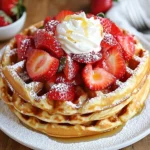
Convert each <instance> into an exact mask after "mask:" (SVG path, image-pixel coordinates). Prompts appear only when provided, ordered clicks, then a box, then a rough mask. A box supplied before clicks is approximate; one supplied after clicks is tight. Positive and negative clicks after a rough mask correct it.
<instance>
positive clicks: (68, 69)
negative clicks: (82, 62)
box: [63, 55, 79, 80]
mask: <svg viewBox="0 0 150 150" xmlns="http://www.w3.org/2000/svg"><path fill="white" fill-rule="evenodd" d="M63 71H64V74H65V76H66V78H67V79H68V80H72V79H73V78H75V76H76V75H77V74H78V73H79V64H78V63H77V62H76V61H74V60H72V59H71V57H70V56H69V55H67V57H66V64H65V67H64V69H63Z"/></svg>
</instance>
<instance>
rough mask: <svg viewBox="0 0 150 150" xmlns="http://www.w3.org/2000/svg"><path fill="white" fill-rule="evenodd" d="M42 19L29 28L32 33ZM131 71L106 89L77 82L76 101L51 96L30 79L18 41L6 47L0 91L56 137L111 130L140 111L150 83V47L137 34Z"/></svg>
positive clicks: (36, 126)
mask: <svg viewBox="0 0 150 150" xmlns="http://www.w3.org/2000/svg"><path fill="white" fill-rule="evenodd" d="M41 26H43V22H40V23H38V24H36V25H33V26H31V27H29V28H28V29H26V30H25V31H24V32H23V33H22V34H24V35H32V34H33V33H34V32H35V31H36V30H37V28H39V27H41ZM135 49H136V51H135V55H134V56H133V58H132V59H131V60H130V61H129V62H128V63H126V74H125V75H124V77H123V78H122V79H120V80H117V81H116V83H114V84H113V85H111V86H110V87H108V88H106V89H105V90H103V91H90V90H86V89H85V88H82V87H79V86H78V87H77V89H76V90H77V91H78V92H79V93H80V95H81V96H80V97H79V98H78V99H76V100H75V101H74V102H70V101H52V100H48V98H47V93H46V91H45V90H44V89H45V85H44V84H43V83H40V82H33V81H30V79H29V77H28V75H27V72H26V70H25V61H20V62H18V61H17V54H16V41H15V40H14V39H13V40H12V41H11V42H10V44H9V45H8V46H7V47H6V49H5V52H4V54H3V56H2V60H1V68H0V73H1V77H0V91H1V93H0V97H1V99H3V100H4V102H5V103H7V104H8V105H9V107H10V108H11V110H12V111H13V112H14V113H15V114H16V115H17V117H18V118H19V119H20V120H21V121H22V122H23V123H24V124H26V125H28V126H29V127H31V128H33V129H35V130H38V131H41V132H43V133H45V134H47V135H50V136H56V137H79V136H86V135H93V134H98V133H101V132H106V131H109V130H112V129H114V128H116V127H118V126H120V125H122V124H123V123H125V122H126V121H128V120H129V119H130V118H131V117H133V116H134V115H135V114H137V113H138V112H139V111H140V110H141V109H142V107H143V105H144V101H145V99H146V97H147V96H148V93H149V89H150V77H149V67H150V65H149V64H150V58H149V53H148V51H146V50H144V49H143V47H142V46H141V44H140V43H139V42H138V41H137V40H136V39H135Z"/></svg>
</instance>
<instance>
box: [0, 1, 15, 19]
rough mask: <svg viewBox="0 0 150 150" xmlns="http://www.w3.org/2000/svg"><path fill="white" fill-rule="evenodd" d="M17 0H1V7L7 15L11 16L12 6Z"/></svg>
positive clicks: (12, 13)
mask: <svg viewBox="0 0 150 150" xmlns="http://www.w3.org/2000/svg"><path fill="white" fill-rule="evenodd" d="M17 3H18V0H1V9H2V10H3V11H4V12H5V13H6V14H7V15H8V16H13V15H14V12H13V8H14V7H15V6H16V5H17Z"/></svg>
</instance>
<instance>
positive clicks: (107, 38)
mask: <svg viewBox="0 0 150 150" xmlns="http://www.w3.org/2000/svg"><path fill="white" fill-rule="evenodd" d="M101 47H102V52H103V53H105V52H106V51H107V50H108V49H110V48H112V47H116V48H117V49H118V50H120V51H122V48H121V46H120V44H119V43H118V42H117V40H116V39H115V38H114V36H113V35H112V34H105V35H104V38H103V40H102V42H101Z"/></svg>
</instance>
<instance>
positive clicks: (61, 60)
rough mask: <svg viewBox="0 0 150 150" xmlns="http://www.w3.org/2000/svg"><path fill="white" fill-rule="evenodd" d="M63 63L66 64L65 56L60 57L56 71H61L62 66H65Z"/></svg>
mask: <svg viewBox="0 0 150 150" xmlns="http://www.w3.org/2000/svg"><path fill="white" fill-rule="evenodd" d="M65 64H66V57H64V56H63V57H61V58H60V62H59V67H58V71H57V72H61V71H62V70H63V68H64V67H65Z"/></svg>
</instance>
